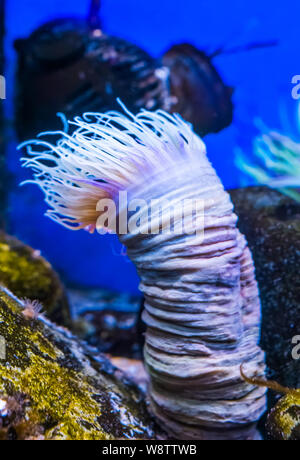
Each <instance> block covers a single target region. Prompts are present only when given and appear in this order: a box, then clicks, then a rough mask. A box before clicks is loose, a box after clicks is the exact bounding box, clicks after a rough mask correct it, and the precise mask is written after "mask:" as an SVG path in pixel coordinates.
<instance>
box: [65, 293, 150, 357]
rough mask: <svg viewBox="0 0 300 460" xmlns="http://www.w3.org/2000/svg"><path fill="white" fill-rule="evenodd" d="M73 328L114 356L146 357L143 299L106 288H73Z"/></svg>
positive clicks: (99, 348) (71, 299) (83, 337)
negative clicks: (141, 324)
mask: <svg viewBox="0 0 300 460" xmlns="http://www.w3.org/2000/svg"><path fill="white" fill-rule="evenodd" d="M68 297H69V299H70V304H71V309H72V319H73V327H72V331H74V332H75V333H76V335H78V336H79V337H80V338H82V339H83V340H85V341H86V342H88V344H89V345H92V346H94V347H96V348H97V349H98V350H100V351H101V352H103V353H109V354H110V355H111V356H117V357H120V356H122V357H123V358H124V357H127V358H130V359H142V345H141V342H142V340H141V339H142V337H140V336H139V328H138V312H139V308H140V299H139V298H135V297H133V296H130V295H126V294H125V293H116V292H110V291H105V290H103V289H69V290H68Z"/></svg>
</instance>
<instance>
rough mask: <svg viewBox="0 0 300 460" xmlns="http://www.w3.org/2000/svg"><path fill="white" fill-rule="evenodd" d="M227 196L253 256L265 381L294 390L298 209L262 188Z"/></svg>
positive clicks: (299, 316)
mask: <svg viewBox="0 0 300 460" xmlns="http://www.w3.org/2000/svg"><path fill="white" fill-rule="evenodd" d="M230 195H231V198H232V201H233V203H234V205H235V210H236V213H237V215H238V216H239V223H238V225H239V228H240V229H241V231H242V232H243V233H244V234H245V236H246V238H247V240H248V244H249V247H250V249H251V251H252V254H253V259H254V264H255V269H256V278H257V281H258V284H259V290H260V298H261V304H262V338H261V346H262V348H263V349H264V350H265V352H266V361H267V366H268V368H269V377H270V378H271V379H272V380H276V381H277V382H279V383H280V384H281V385H284V386H286V387H289V388H298V387H300V360H295V359H293V357H292V350H293V347H294V346H295V345H293V343H292V339H293V337H295V336H297V335H299V334H300V284H299V266H300V205H299V203H297V202H296V201H294V200H293V199H291V198H289V197H286V196H284V195H282V194H281V193H280V192H278V191H276V190H272V189H268V188H266V187H249V188H245V189H237V190H232V191H231V192H230Z"/></svg>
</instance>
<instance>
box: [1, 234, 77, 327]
mask: <svg viewBox="0 0 300 460" xmlns="http://www.w3.org/2000/svg"><path fill="white" fill-rule="evenodd" d="M0 284H1V285H3V286H5V287H7V288H8V289H9V290H10V291H12V292H13V293H14V294H15V295H16V296H17V297H19V298H27V299H30V300H38V301H39V302H41V303H42V305H43V308H44V311H45V312H46V313H47V316H48V317H49V318H50V319H51V320H52V321H55V322H57V323H58V324H63V325H70V310H69V305H68V300H67V297H66V294H65V291H64V287H63V285H62V283H61V282H60V280H59V278H58V275H57V274H56V273H55V271H54V270H53V269H52V267H51V265H50V264H49V262H47V261H46V260H45V259H44V258H43V257H41V255H40V252H39V251H36V250H34V249H32V248H31V247H29V246H26V245H25V244H23V243H22V242H21V241H19V240H18V239H17V238H14V237H12V236H8V235H7V234H6V233H4V232H0Z"/></svg>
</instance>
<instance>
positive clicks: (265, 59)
mask: <svg viewBox="0 0 300 460" xmlns="http://www.w3.org/2000/svg"><path fill="white" fill-rule="evenodd" d="M88 8H89V1H88V0H64V1H62V0H43V2H41V1H38V0H23V1H22V2H20V1H18V0H8V1H7V12H6V27H7V34H6V66H7V67H6V78H7V101H6V112H7V116H8V119H9V120H10V121H13V100H14V72H15V58H16V54H15V51H14V49H13V42H14V40H15V39H17V38H21V37H24V38H25V37H27V36H28V35H29V34H30V33H31V32H32V31H33V30H34V29H35V28H37V27H38V26H40V25H41V24H43V23H44V22H46V21H49V20H51V19H57V18H59V17H66V16H77V17H81V18H84V17H86V15H87V11H88ZM101 16H102V22H103V29H104V31H105V32H106V33H108V34H112V35H117V36H119V37H122V38H124V39H127V40H129V41H131V42H133V43H136V44H137V45H139V46H141V47H142V48H144V49H145V50H147V51H148V52H149V53H150V54H152V55H153V56H155V57H156V56H160V55H161V54H162V53H163V52H164V51H165V50H166V49H168V48H169V47H170V46H171V45H173V44H175V43H182V42H189V43H192V44H194V45H195V46H197V47H199V48H200V49H202V50H205V51H207V52H213V51H214V50H216V49H218V48H220V47H224V48H230V47H234V46H238V45H243V44H244V45H247V44H248V43H252V42H264V41H270V40H274V39H275V40H278V45H277V46H276V47H272V48H266V49H257V50H253V51H248V52H244V53H237V54H233V55H227V54H224V55H220V56H219V57H217V58H215V60H214V64H215V66H216V67H217V68H218V70H219V72H220V74H221V76H222V77H223V78H224V80H225V82H226V84H228V85H230V86H233V87H234V88H235V93H234V97H233V101H234V104H235V113H234V122H233V123H232V125H231V126H230V127H229V128H227V129H225V130H223V131H221V132H220V133H219V134H214V135H208V136H206V138H205V142H206V144H207V148H208V154H209V157H210V159H211V161H212V162H213V164H214V166H215V168H216V169H217V172H218V174H219V176H220V178H221V179H222V181H223V183H224V185H225V187H226V188H234V187H239V186H244V185H247V184H249V183H250V182H249V179H247V178H246V177H244V176H243V175H242V173H241V172H240V171H239V170H238V169H237V167H236V166H235V155H236V149H237V147H239V148H241V149H242V150H243V151H244V152H245V154H246V155H247V156H248V157H249V160H251V157H252V141H253V138H254V136H255V134H256V128H255V124H254V120H255V119H257V118H259V119H262V120H263V121H264V123H265V124H267V125H268V126H270V127H271V128H276V129H280V130H283V131H284V132H286V133H287V134H292V130H293V127H292V126H293V121H292V118H293V113H294V112H295V110H296V101H294V100H293V99H292V97H291V89H292V85H291V79H292V76H293V75H295V74H299V73H300V68H299V62H300V59H299V57H300V56H299V54H300V52H299V36H298V34H299V17H300V3H299V2H298V1H295V0H285V1H284V2H283V1H277V2H273V1H271V0H244V1H243V2H241V1H240V0H227V1H226V2H225V1H223V0H215V1H214V2H212V1H210V0H205V1H204V0H185V1H176V0H164V1H163V0H151V1H146V0H143V1H141V0H103V8H102V13H101ZM16 145H17V142H16V140H15V139H14V138H13V131H12V130H10V139H9V146H8V167H9V172H10V174H11V176H10V177H9V183H10V186H11V190H10V194H9V209H8V229H9V231H10V233H12V234H15V235H16V236H18V237H19V238H20V239H22V240H23V241H25V242H26V243H28V244H30V245H31V246H33V247H35V248H37V249H40V250H41V252H42V254H43V255H44V256H45V257H46V258H47V259H48V260H49V261H50V262H51V263H52V264H53V265H54V267H55V268H56V269H57V270H58V271H59V272H60V273H61V274H62V276H63V277H64V279H65V280H66V281H68V282H70V283H73V284H76V285H78V284H80V285H84V286H89V287H91V286H93V287H96V286H97V287H104V288H110V289H114V290H119V291H127V292H130V293H137V292H138V277H137V275H136V272H135V268H134V267H133V265H132V264H131V263H130V261H129V260H128V259H127V257H126V256H125V255H124V252H123V249H122V247H121V246H120V243H119V242H118V239H117V237H114V236H105V237H101V236H99V235H97V234H95V235H89V234H88V233H86V232H84V231H81V232H71V231H69V230H66V229H64V228H62V227H60V226H58V225H57V224H55V223H53V222H51V221H50V220H49V219H47V218H45V217H44V216H43V213H44V211H45V205H44V203H43V196H42V194H41V192H40V191H39V190H38V189H37V188H35V187H32V186H31V187H29V186H27V187H22V188H20V187H17V185H18V184H19V183H20V182H21V181H22V180H23V179H24V178H26V177H28V176H27V175H26V174H27V173H26V172H25V171H23V170H21V168H20V165H19V156H20V153H19V152H17V151H16Z"/></svg>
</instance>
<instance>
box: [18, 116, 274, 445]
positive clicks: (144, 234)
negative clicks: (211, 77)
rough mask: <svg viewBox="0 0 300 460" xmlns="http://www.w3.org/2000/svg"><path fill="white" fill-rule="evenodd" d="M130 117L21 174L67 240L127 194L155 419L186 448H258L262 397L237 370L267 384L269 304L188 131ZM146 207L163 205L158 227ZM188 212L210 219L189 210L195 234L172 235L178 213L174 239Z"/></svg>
mask: <svg viewBox="0 0 300 460" xmlns="http://www.w3.org/2000/svg"><path fill="white" fill-rule="evenodd" d="M125 112H126V113H125V114H124V115H123V114H119V113H117V112H109V113H106V114H85V115H84V116H83V117H82V118H76V119H75V121H74V122H71V123H70V124H71V125H73V128H74V130H73V133H72V134H71V135H69V134H66V133H64V132H62V133H60V137H59V140H58V141H56V143H55V144H54V145H52V144H50V143H49V142H45V141H42V140H40V139H39V140H36V141H30V142H29V143H27V150H28V156H27V157H26V158H24V159H23V160H22V161H23V164H24V166H26V167H29V168H32V169H33V170H34V180H33V181H31V182H34V183H36V184H38V185H39V186H40V187H41V189H42V190H43V192H44V193H45V196H46V202H47V203H48V205H49V207H50V209H49V211H48V215H49V217H51V218H52V219H54V220H56V221H58V222H59V223H61V224H63V225H64V226H66V227H68V228H72V229H80V228H88V229H89V230H91V231H92V230H94V229H95V228H96V227H97V228H98V229H99V230H100V228H99V226H101V225H99V218H100V221H101V222H103V220H102V219H101V213H103V212H104V211H103V210H101V209H100V208H99V206H98V205H97V203H98V202H99V200H100V201H101V199H107V198H110V199H112V200H115V201H117V196H118V194H119V192H126V193H127V194H128V196H129V199H130V200H138V202H139V206H138V207H137V208H135V209H132V216H131V217H132V218H133V219H134V220H135V221H136V222H137V221H139V223H140V226H139V227H138V229H136V228H135V229H133V230H132V231H128V232H120V228H119V227H118V226H117V232H118V233H119V237H120V240H121V242H122V243H124V244H125V245H126V247H127V251H128V255H129V257H130V258H131V260H132V261H133V262H134V263H135V265H136V267H137V270H138V273H139V275H140V278H141V284H140V289H141V291H142V292H143V294H144V296H145V310H144V312H143V319H144V321H145V323H146V325H147V333H146V344H145V350H144V353H145V364H146V368H147V370H148V373H149V380H150V383H149V401H150V407H151V410H152V412H153V413H154V414H155V416H156V417H157V419H158V421H159V422H160V423H161V425H162V426H163V427H164V428H165V429H166V430H167V431H168V433H169V434H170V435H171V436H173V437H176V438H177V439H253V438H255V437H256V436H257V433H256V421H257V420H258V419H259V418H260V416H261V415H262V414H263V412H264V411H265V389H263V388H261V387H257V386H255V385H252V384H251V383H249V382H246V381H245V380H244V379H243V378H242V376H241V373H240V366H241V364H242V363H245V364H244V370H245V372H246V374H247V375H249V376H254V375H255V376H256V377H260V376H263V375H264V371H265V365H264V354H263V352H262V351H261V349H260V348H259V346H258V341H259V334H260V302H259V296H258V289H257V284H256V281H255V274H254V266H253V261H252V257H251V254H250V251H249V249H248V247H247V243H246V240H245V238H244V237H243V236H242V235H241V234H240V232H239V230H238V229H237V217H236V216H235V214H234V212H233V205H232V203H231V201H230V198H229V195H228V194H227V193H226V192H225V191H224V188H223V186H222V184H221V181H220V180H219V178H218V177H217V174H216V172H215V170H214V169H213V167H212V165H211V164H210V162H209V161H208V159H207V156H206V150H205V146H204V143H203V142H202V140H201V139H200V138H199V137H198V136H197V135H196V134H195V133H194V132H193V129H192V127H191V126H190V125H188V124H187V123H185V122H184V121H183V120H182V119H181V118H180V117H179V116H176V115H175V116H170V115H168V114H167V113H164V112H162V111H158V112H155V113H152V112H147V111H142V112H141V113H139V114H138V115H136V116H134V115H132V114H131V113H129V112H127V111H126V109H125ZM55 134H56V135H57V134H58V133H55ZM149 200H155V202H156V205H157V206H156V208H155V212H154V213H153V214H154V215H151V223H149V221H148V220H147V218H146V217H149V207H148V203H149ZM186 200H190V201H189V203H191V202H194V201H197V202H200V203H202V205H203V206H202V208H201V209H202V213H203V216H202V218H201V216H199V215H197V213H196V214H195V209H194V208H193V206H187V211H186V213H185V218H186V219H187V221H188V222H189V223H190V224H191V223H192V224H193V228H194V230H195V232H182V233H180V232H174V231H170V227H169V226H168V223H170V222H169V219H168V218H165V214H166V213H167V211H170V208H172V209H175V212H174V214H173V219H172V225H173V226H172V229H174V228H176V226H177V224H178V223H180V222H179V221H180V220H181V219H182V214H181V213H180V212H177V210H178V209H179V206H180V204H181V203H182V202H186ZM118 212H119V214H120V213H122V212H123V210H122V209H118ZM199 213H200V214H201V211H199V209H198V214H199ZM199 217H200V218H199ZM108 220H109V219H108ZM129 220H130V219H129ZM128 223H129V222H128ZM149 228H150V231H149ZM153 228H154V230H155V231H151V230H153ZM172 229H171V230H172ZM166 230H167V231H166Z"/></svg>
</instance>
